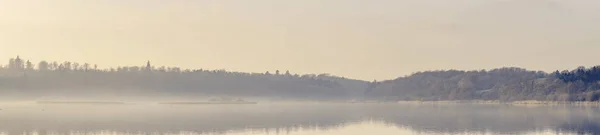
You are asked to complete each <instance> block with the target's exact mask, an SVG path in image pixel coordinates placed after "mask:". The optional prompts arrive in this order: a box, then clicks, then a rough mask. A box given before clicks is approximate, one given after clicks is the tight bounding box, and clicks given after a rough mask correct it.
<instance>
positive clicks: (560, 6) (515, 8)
mask: <svg viewBox="0 0 600 135" xmlns="http://www.w3.org/2000/svg"><path fill="white" fill-rule="evenodd" d="M599 5H600V1H598V0H0V59H6V62H2V64H6V63H7V62H8V58H9V57H14V56H16V55H21V56H22V57H24V58H26V59H30V60H32V61H35V62H36V63H37V62H38V61H40V60H50V61H66V60H68V61H75V62H89V63H95V64H98V65H99V66H100V67H110V66H117V65H143V64H144V63H145V61H146V60H151V61H152V62H153V63H154V64H155V65H167V66H180V67H183V68H204V69H227V70H233V71H245V72H264V71H267V70H269V71H271V72H273V71H274V70H277V69H279V70H283V71H285V70H290V71H291V72H292V73H331V74H335V75H340V76H347V77H351V78H358V79H365V80H372V79H378V80H381V79H391V78H396V77H399V76H404V75H406V74H410V73H412V72H416V71H422V70H435V69H490V68H495V67H503V66H518V67H524V68H528V69H534V70H546V71H551V70H556V69H572V68H576V67H577V66H579V65H583V66H591V65H600V60H599V59H600V44H599V42H600V38H599V37H600V25H599V24H600V6H599Z"/></svg>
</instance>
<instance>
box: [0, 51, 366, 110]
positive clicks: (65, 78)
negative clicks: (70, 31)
mask: <svg viewBox="0 0 600 135" xmlns="http://www.w3.org/2000/svg"><path fill="white" fill-rule="evenodd" d="M141 63H142V64H140V65H142V66H122V67H116V68H106V69H99V68H98V66H96V65H92V64H88V63H77V62H68V61H65V62H48V61H40V62H38V63H37V64H34V63H33V62H31V61H28V60H24V59H22V58H21V57H18V56H17V57H16V58H11V59H10V60H9V63H8V65H5V66H0V93H10V94H16V95H39V96H45V95H74V94H80V95H86V94H87V95H90V94H92V95H101V94H102V95H107V94H108V95H135V96H191V95H209V96H256V97H281V98H306V99H339V98H348V97H359V96H361V95H362V94H363V92H364V90H365V89H366V85H367V83H368V82H365V81H360V80H352V79H346V78H343V77H337V76H331V75H329V74H318V75H317V74H305V75H298V74H292V73H291V72H289V71H279V70H277V71H272V72H268V71H267V72H265V73H242V72H230V71H225V70H203V69H193V70H192V69H181V68H178V67H164V66H161V67H155V66H153V65H151V63H150V61H148V62H141Z"/></svg>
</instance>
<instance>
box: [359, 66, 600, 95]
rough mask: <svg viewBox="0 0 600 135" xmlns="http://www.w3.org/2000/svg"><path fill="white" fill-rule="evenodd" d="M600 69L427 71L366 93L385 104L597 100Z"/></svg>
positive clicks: (393, 81) (401, 78) (599, 90)
mask: <svg viewBox="0 0 600 135" xmlns="http://www.w3.org/2000/svg"><path fill="white" fill-rule="evenodd" d="M599 69H600V68H599V67H592V68H587V69H586V68H583V67H580V68H578V69H576V70H572V71H563V72H554V73H545V72H542V71H528V70H525V69H522V68H499V69H493V70H489V71H485V70H481V71H459V70H446V71H428V72H418V73H415V74H412V75H410V76H406V77H400V78H397V79H394V80H389V81H384V82H381V83H380V84H378V85H377V86H376V87H375V88H373V89H372V90H370V91H369V92H367V93H366V95H367V96H368V97H370V98H374V99H388V100H502V101H516V100H544V101H598V100H600V83H599V81H600V70H599Z"/></svg>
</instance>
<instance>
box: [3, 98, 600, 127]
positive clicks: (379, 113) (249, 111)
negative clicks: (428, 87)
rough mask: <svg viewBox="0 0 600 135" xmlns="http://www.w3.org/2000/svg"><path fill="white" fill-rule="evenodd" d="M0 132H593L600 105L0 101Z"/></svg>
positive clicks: (599, 123) (597, 125) (598, 121)
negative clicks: (218, 103) (66, 103)
mask: <svg viewBox="0 0 600 135" xmlns="http://www.w3.org/2000/svg"><path fill="white" fill-rule="evenodd" d="M0 109H2V110H0V134H7V135H8V134H11V135H12V134H32V135H33V134H41V135H43V134H73V135H79V134H94V135H145V134H149V135H155V134H156V135H163V134H169V135H193V134H200V135H213V134H214V135H277V134H283V135H364V134H372V135H399V134H400V135H403V134H406V135H412V134H422V135H437V134H532V135H533V134H536V135H537V134H549V135H550V134H600V109H599V108H598V107H585V106H569V105H563V106H515V105H484V104H421V105H416V104H394V103H389V104H342V103H329V104H318V103H259V104H254V105H158V104H152V103H137V104H123V105H77V104H74V105H48V104H35V103H4V104H0Z"/></svg>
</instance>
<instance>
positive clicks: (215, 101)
mask: <svg viewBox="0 0 600 135" xmlns="http://www.w3.org/2000/svg"><path fill="white" fill-rule="evenodd" d="M158 104H172V105H202V104H258V102H251V101H245V100H243V99H240V98H237V99H232V98H217V99H209V100H208V101H199V102H191V101H187V102H160V103H158Z"/></svg>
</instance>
